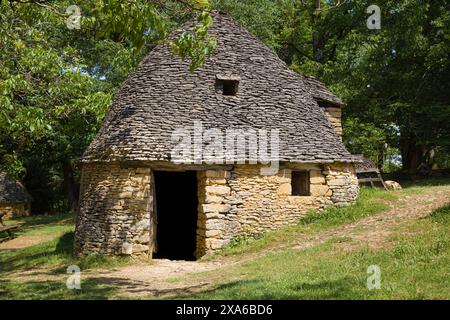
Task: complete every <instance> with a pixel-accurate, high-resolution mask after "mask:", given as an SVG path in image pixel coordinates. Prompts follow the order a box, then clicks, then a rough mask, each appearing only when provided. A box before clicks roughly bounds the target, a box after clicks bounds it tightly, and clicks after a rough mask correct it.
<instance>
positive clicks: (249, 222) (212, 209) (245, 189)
mask: <svg viewBox="0 0 450 320" xmlns="http://www.w3.org/2000/svg"><path fill="white" fill-rule="evenodd" d="M293 170H307V171H309V173H310V192H311V194H310V196H292V195H291V192H292V190H291V173H292V171H293ZM198 179H199V183H198V186H199V191H198V193H199V209H198V210H199V221H198V236H197V254H196V255H197V256H202V255H203V254H205V253H206V252H209V251H211V250H215V249H218V248H221V247H223V246H225V245H227V244H228V243H229V242H230V240H231V239H233V238H235V237H238V236H250V237H251V236H254V235H257V234H261V233H263V232H265V231H268V230H274V229H277V228H279V227H281V226H283V225H285V224H288V223H296V222H297V221H298V220H299V219H300V218H301V217H302V216H304V215H305V214H306V213H307V212H308V211H309V210H312V209H314V210H320V209H323V208H325V207H326V206H329V205H332V204H336V205H340V206H341V205H346V204H349V203H351V202H353V201H355V200H356V198H357V195H358V181H357V178H356V175H355V173H354V169H353V165H351V164H350V165H349V164H347V165H343V164H331V165H324V166H322V165H307V164H295V165H293V164H291V165H289V166H288V167H287V168H285V169H281V170H280V171H279V173H278V174H277V175H274V176H262V175H260V167H259V166H250V165H238V166H235V168H234V169H233V170H232V171H231V172H225V171H206V172H201V173H199V175H198Z"/></svg>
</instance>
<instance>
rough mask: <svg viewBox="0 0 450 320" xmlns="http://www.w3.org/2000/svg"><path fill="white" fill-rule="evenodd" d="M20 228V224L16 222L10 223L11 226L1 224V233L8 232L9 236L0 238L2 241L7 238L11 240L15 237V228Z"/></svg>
mask: <svg viewBox="0 0 450 320" xmlns="http://www.w3.org/2000/svg"><path fill="white" fill-rule="evenodd" d="M19 228H20V224H14V225H10V226H1V227H0V233H1V232H6V233H7V234H8V237H7V238H6V239H5V238H4V239H0V242H3V241H6V240H10V239H13V238H14V234H13V232H12V231H13V230H17V229H19Z"/></svg>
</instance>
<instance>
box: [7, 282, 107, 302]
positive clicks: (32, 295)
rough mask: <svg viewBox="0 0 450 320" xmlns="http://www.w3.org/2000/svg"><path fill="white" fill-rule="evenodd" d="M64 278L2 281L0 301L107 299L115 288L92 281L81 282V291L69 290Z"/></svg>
mask: <svg viewBox="0 0 450 320" xmlns="http://www.w3.org/2000/svg"><path fill="white" fill-rule="evenodd" d="M66 279H67V278H66V277H63V278H62V279H61V280H60V281H58V280H52V281H49V280H45V281H26V282H12V281H10V280H2V282H1V284H0V300H9V299H25V300H42V299H58V300H61V299H98V300H100V299H108V298H110V297H111V296H112V295H113V294H114V292H115V288H113V287H111V286H105V285H103V284H100V283H97V282H96V281H94V280H91V279H87V280H82V282H81V290H70V289H68V288H67V286H66Z"/></svg>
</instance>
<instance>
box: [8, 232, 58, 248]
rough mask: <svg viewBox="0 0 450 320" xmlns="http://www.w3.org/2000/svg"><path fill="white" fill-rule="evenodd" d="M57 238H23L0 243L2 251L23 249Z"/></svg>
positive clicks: (44, 236) (40, 236) (45, 236)
mask: <svg viewBox="0 0 450 320" xmlns="http://www.w3.org/2000/svg"><path fill="white" fill-rule="evenodd" d="M55 238H56V236H54V235H39V236H21V237H17V238H14V239H12V240H8V241H6V242H2V243H0V250H11V249H23V248H26V247H30V246H34V245H36V244H39V243H41V242H45V241H49V240H53V239H55Z"/></svg>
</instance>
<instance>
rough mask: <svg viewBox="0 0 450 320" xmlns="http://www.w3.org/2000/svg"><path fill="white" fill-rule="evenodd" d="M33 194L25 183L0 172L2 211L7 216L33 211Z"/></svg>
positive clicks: (19, 215) (0, 207) (12, 216)
mask: <svg viewBox="0 0 450 320" xmlns="http://www.w3.org/2000/svg"><path fill="white" fill-rule="evenodd" d="M31 200H32V198H31V196H30V194H29V193H28V191H27V190H26V189H25V187H24V186H23V184H22V183H21V182H19V181H18V180H15V179H13V178H11V177H10V176H9V175H8V174H7V173H5V172H0V212H4V213H6V216H5V218H18V217H24V216H29V215H30V212H31V210H30V209H31Z"/></svg>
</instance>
